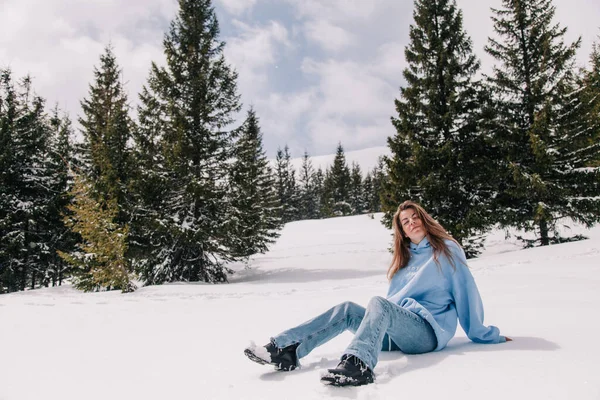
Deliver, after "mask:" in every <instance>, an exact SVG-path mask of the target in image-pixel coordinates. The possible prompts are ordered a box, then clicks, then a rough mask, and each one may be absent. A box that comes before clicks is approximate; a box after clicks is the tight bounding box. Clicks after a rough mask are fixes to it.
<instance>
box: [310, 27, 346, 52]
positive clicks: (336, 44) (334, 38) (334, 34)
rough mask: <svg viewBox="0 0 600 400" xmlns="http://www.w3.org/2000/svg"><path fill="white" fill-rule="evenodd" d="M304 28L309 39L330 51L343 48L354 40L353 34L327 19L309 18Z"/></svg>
mask: <svg viewBox="0 0 600 400" xmlns="http://www.w3.org/2000/svg"><path fill="white" fill-rule="evenodd" d="M305 30H306V36H307V37H308V38H309V39H310V40H313V41H314V42H316V43H317V44H319V45H320V46H321V47H323V48H324V49H325V50H327V51H330V52H336V51H340V50H343V49H345V48H347V47H349V46H350V45H351V44H352V43H353V42H355V37H354V35H352V34H351V33H349V32H348V31H346V30H345V29H343V28H340V27H339V26H335V25H333V24H332V23H331V22H328V21H315V20H311V21H309V22H307V23H306V25H305Z"/></svg>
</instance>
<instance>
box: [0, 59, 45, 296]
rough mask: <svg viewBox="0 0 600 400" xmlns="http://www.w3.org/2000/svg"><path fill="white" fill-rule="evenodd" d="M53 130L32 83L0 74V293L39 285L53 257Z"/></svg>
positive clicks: (3, 72)
mask: <svg viewBox="0 0 600 400" xmlns="http://www.w3.org/2000/svg"><path fill="white" fill-rule="evenodd" d="M51 134H52V132H51V129H50V127H49V124H48V120H47V116H46V114H45V110H44V100H43V99H42V98H41V97H39V96H36V95H35V94H33V89H32V84H31V79H30V78H29V77H26V78H24V79H22V81H21V82H20V84H19V85H18V89H15V87H14V85H13V83H12V78H11V73H10V71H9V70H3V71H1V72H0V143H1V144H2V150H1V151H0V166H1V167H2V171H1V172H0V173H1V175H0V198H1V199H0V281H1V282H0V291H15V290H24V289H25V288H26V287H29V288H32V289H33V288H35V287H37V286H39V285H40V283H41V281H42V280H43V277H44V276H45V275H46V270H47V258H48V255H49V254H50V247H49V244H50V243H49V235H48V232H47V230H46V228H47V227H48V218H49V215H48V211H49V208H48V205H49V203H51V200H52V193H51V185H49V183H51V182H50V173H49V171H48V165H49V163H48V158H49V148H50V140H51Z"/></svg>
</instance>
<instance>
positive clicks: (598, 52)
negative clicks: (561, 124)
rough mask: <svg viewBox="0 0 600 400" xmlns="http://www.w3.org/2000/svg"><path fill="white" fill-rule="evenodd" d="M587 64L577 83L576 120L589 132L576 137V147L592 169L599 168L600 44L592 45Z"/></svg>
mask: <svg viewBox="0 0 600 400" xmlns="http://www.w3.org/2000/svg"><path fill="white" fill-rule="evenodd" d="M589 64H590V66H589V69H584V70H583V71H582V73H581V76H580V77H579V79H578V82H577V87H578V90H577V93H579V99H578V104H577V106H578V107H580V110H579V111H580V112H579V115H580V116H579V117H578V119H580V120H581V121H582V122H583V125H584V126H585V127H586V128H587V129H588V130H589V131H587V132H586V134H584V135H578V136H577V141H578V144H577V145H578V147H581V148H583V149H585V151H579V155H580V156H582V157H584V158H585V161H584V162H585V163H586V166H587V167H591V168H593V167H600V42H597V43H594V44H593V45H592V53H591V54H590V61H589ZM583 153H585V154H583Z"/></svg>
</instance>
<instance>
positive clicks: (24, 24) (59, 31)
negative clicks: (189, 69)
mask: <svg viewBox="0 0 600 400" xmlns="http://www.w3.org/2000/svg"><path fill="white" fill-rule="evenodd" d="M174 6H175V5H174V4H173V2H172V1H170V0H130V1H128V2H126V3H123V2H120V1H115V0H113V1H100V0H91V1H86V2H80V1H78V0H62V1H52V0H47V1H43V2H39V1H35V0H6V1H4V2H3V5H2V12H1V13H0V55H1V56H2V58H1V59H0V67H10V68H11V69H12V71H13V75H14V77H15V78H19V77H21V76H24V75H26V74H30V75H31V76H32V77H33V87H34V89H35V90H36V92H37V93H39V94H40V95H41V96H42V97H44V98H46V99H47V102H48V104H49V106H53V105H54V104H55V103H59V106H60V107H61V108H62V109H64V110H66V111H68V113H69V114H70V116H71V118H72V119H73V120H75V119H76V118H77V116H78V114H80V106H79V102H80V101H81V100H82V99H83V98H84V97H85V96H86V95H87V90H88V85H89V84H90V83H91V81H92V79H93V68H94V66H95V65H98V64H99V57H100V54H102V52H103V50H104V47H105V46H106V45H108V43H109V42H111V43H112V45H113V47H114V51H115V54H116V56H117V61H118V63H119V65H120V66H121V68H122V70H123V79H124V81H125V82H126V89H127V90H128V92H129V93H130V96H129V97H130V101H132V102H133V103H135V101H136V99H137V96H136V93H138V92H139V91H140V89H141V86H142V84H143V83H144V81H145V79H146V77H147V74H148V71H149V68H150V62H151V60H157V61H159V59H160V58H164V57H163V56H162V38H163V35H164V31H165V28H166V27H167V25H168V21H169V20H170V19H171V18H172V17H173V16H174V14H175V7H174Z"/></svg>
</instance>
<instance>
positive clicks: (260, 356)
mask: <svg viewBox="0 0 600 400" xmlns="http://www.w3.org/2000/svg"><path fill="white" fill-rule="evenodd" d="M299 345H300V344H299V343H296V344H292V345H290V346H287V347H285V348H283V349H281V348H279V347H277V345H275V343H274V342H273V341H271V342H269V343H268V344H267V345H265V346H262V347H258V346H256V345H254V343H253V344H252V345H251V346H249V347H248V348H246V349H245V350H244V354H245V355H246V356H247V357H248V358H249V359H251V360H252V361H254V362H257V363H259V364H270V365H274V366H275V370H277V371H292V370H294V369H296V367H297V365H298V357H297V356H296V348H297V347H298V346H299Z"/></svg>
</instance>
